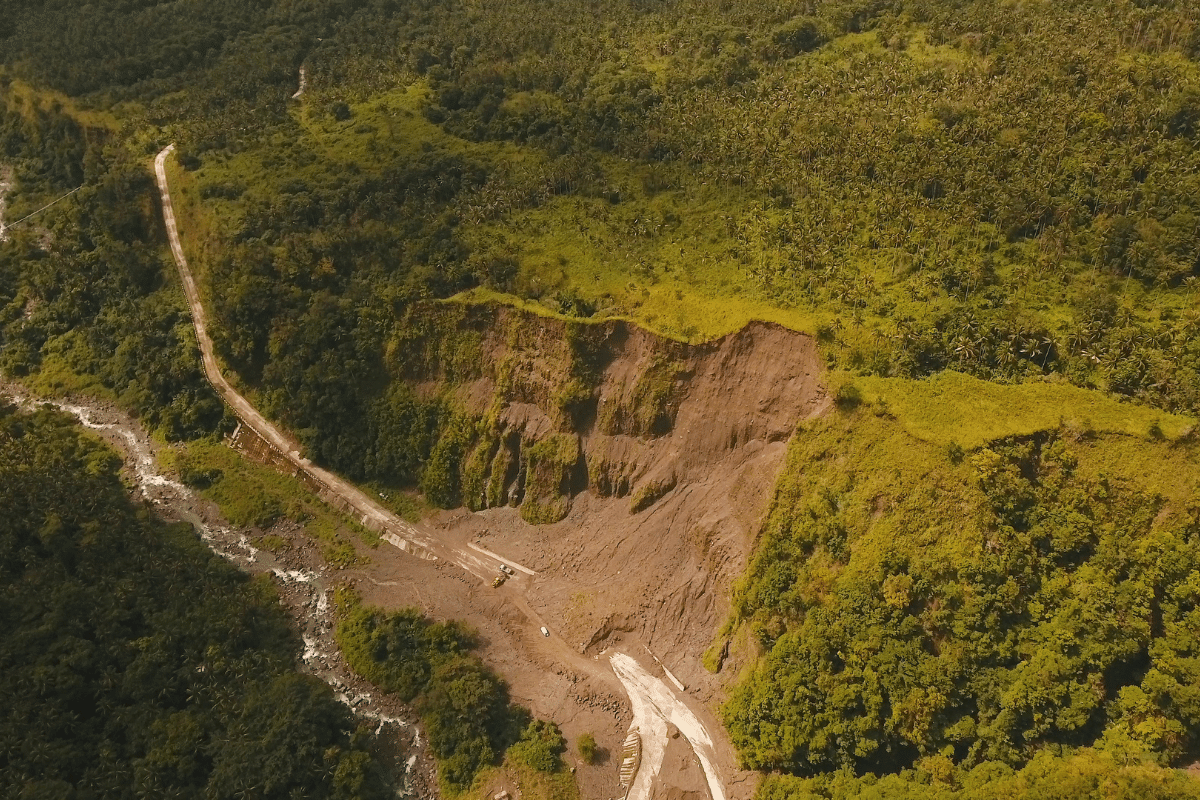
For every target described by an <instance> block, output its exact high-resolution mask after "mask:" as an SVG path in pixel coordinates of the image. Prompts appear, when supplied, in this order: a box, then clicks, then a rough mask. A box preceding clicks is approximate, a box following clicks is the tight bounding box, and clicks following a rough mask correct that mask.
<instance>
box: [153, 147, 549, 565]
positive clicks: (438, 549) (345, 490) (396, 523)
mask: <svg viewBox="0 0 1200 800" xmlns="http://www.w3.org/2000/svg"><path fill="white" fill-rule="evenodd" d="M174 149H175V145H170V146H169V147H166V148H164V149H163V151H162V152H160V153H159V154H158V157H157V158H155V159H154V173H155V177H156V178H157V180H158V189H159V193H160V195H161V196H162V206H163V222H164V223H165V225H166V228H167V236H168V238H169V239H170V242H171V253H172V255H174V256H175V264H176V266H177V267H178V269H179V278H180V280H181V281H182V283H183V291H184V294H185V295H186V296H187V302H188V307H189V308H190V309H191V313H192V323H193V325H194V326H195V328H196V340H197V341H198V342H199V345H200V356H201V359H202V360H203V362H204V375H205V377H207V378H208V381H209V383H211V384H212V386H213V388H214V389H216V390H217V392H218V393H219V394H220V395H221V398H222V399H223V400H224V401H225V402H226V403H227V404H228V405H229V407H230V408H232V409H233V412H234V414H236V415H237V417H238V419H240V420H241V421H242V424H243V425H246V426H248V427H249V428H251V429H253V430H254V431H255V432H256V433H257V434H258V435H259V436H261V437H262V438H263V439H265V440H266V441H267V442H269V443H270V444H271V445H273V446H274V447H275V448H276V449H278V450H279V452H281V453H283V454H284V455H285V456H286V457H287V459H288V460H289V461H290V462H291V463H292V464H293V465H295V466H296V467H297V468H298V469H301V470H303V471H305V472H307V473H309V474H310V475H312V476H313V477H314V478H316V479H317V480H318V481H319V482H320V483H321V484H322V485H324V486H325V487H326V488H327V489H329V490H330V491H331V492H333V493H334V494H336V495H338V496H339V497H341V498H342V499H344V500H345V501H346V502H348V503H349V504H350V505H351V507H353V508H354V510H355V511H356V512H357V514H358V517H359V520H360V521H361V522H362V523H363V524H364V525H366V526H367V527H370V528H372V529H374V530H381V531H382V532H383V534H384V536H385V538H388V539H389V541H392V538H390V537H394V538H398V539H400V540H401V541H402V542H412V543H415V544H417V545H419V546H421V547H422V548H424V549H426V550H428V551H429V552H431V553H432V554H433V555H435V556H437V557H438V558H444V559H446V560H448V561H451V562H453V563H455V564H457V565H458V566H459V567H462V568H463V569H465V570H466V571H467V572H470V573H472V574H473V575H475V576H476V577H478V578H480V579H484V580H490V579H491V578H492V577H493V576H495V575H497V574H498V573H499V571H500V565H501V564H502V563H507V562H505V561H503V560H502V559H500V558H499V557H497V556H495V555H494V554H491V553H487V552H484V551H479V552H475V551H472V550H471V549H469V548H467V547H460V546H455V545H453V544H449V543H447V542H445V541H443V540H441V539H438V538H435V537H433V536H430V535H429V534H426V533H424V532H423V531H420V530H418V529H417V528H415V527H414V526H412V525H410V524H409V523H407V522H405V521H404V520H402V519H400V518H399V517H397V516H396V515H395V514H393V513H391V512H390V511H388V510H387V509H385V508H384V507H383V506H381V505H380V504H379V503H377V502H375V501H374V500H372V499H371V498H370V497H368V496H367V495H366V494H365V493H363V492H362V491H361V490H360V489H358V488H357V487H356V486H353V485H352V484H350V483H347V482H346V481H344V480H342V479H341V478H339V477H338V476H337V475H334V474H333V473H331V472H329V471H328V470H324V469H322V468H321V467H319V466H317V465H316V464H313V463H312V462H311V461H309V460H308V459H307V458H304V457H303V456H301V455H300V450H299V444H298V443H297V442H295V441H294V440H292V439H291V438H289V437H287V436H285V435H284V434H283V433H282V432H281V431H280V430H279V429H278V428H276V427H275V426H274V425H273V424H271V422H269V421H268V420H267V419H266V418H265V417H263V416H262V414H260V413H259V412H258V410H257V409H256V408H254V406H252V405H251V404H250V402H249V401H248V400H246V398H244V397H243V396H242V395H241V394H239V393H238V391H237V390H236V389H234V388H233V386H231V385H230V384H229V381H227V380H226V379H225V376H224V375H223V374H222V373H221V368H220V366H219V365H218V363H217V358H216V354H215V352H214V350H213V343H212V338H211V337H210V336H209V334H208V317H207V316H206V314H205V311H204V306H203V304H202V303H201V302H200V292H199V291H198V289H197V288H196V280H195V278H194V277H193V275H192V271H191V268H190V267H189V266H188V263H187V257H186V256H184V253H183V246H182V245H181V244H180V241H179V228H178V225H177V223H176V220H175V210H174V208H173V207H172V205H171V194H170V191H169V189H168V186H167V171H166V159H167V156H168V155H170V153H171V152H172V151H173V150H174ZM393 543H395V542H393ZM398 546H400V547H401V549H405V548H404V546H403V545H402V544H398ZM513 566H514V567H515V566H518V565H515V564H514V565H513ZM520 570H521V571H522V572H523V573H525V574H527V575H531V574H532V570H530V569H528V568H526V567H520Z"/></svg>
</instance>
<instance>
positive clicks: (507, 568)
mask: <svg viewBox="0 0 1200 800" xmlns="http://www.w3.org/2000/svg"><path fill="white" fill-rule="evenodd" d="M500 571H501V572H503V573H504V574H505V575H512V574H513V568H512V567H510V566H509V565H508V564H501V565H500Z"/></svg>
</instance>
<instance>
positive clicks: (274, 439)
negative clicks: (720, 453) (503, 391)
mask: <svg viewBox="0 0 1200 800" xmlns="http://www.w3.org/2000/svg"><path fill="white" fill-rule="evenodd" d="M174 149H175V145H173V144H172V145H168V146H167V147H165V148H163V150H162V151H161V152H160V153H159V154H158V156H157V157H156V158H155V159H154V174H155V178H156V179H157V182H158V190H159V193H160V195H161V197H162V210H163V222H164V224H165V226H166V230H167V237H168V239H169V240H170V244H171V253H172V255H173V256H174V257H175V265H176V267H177V268H178V270H179V278H180V281H181V282H182V284H183V291H184V294H185V295H186V296H187V302H188V307H189V308H190V309H191V314H192V323H193V325H194V326H195V329H196V340H197V342H198V343H199V345H200V355H201V358H202V360H203V364H204V374H205V376H206V377H207V378H208V381H209V382H210V383H211V384H212V386H213V388H214V389H216V391H217V392H218V393H219V394H220V395H221V397H222V399H224V401H225V402H226V403H227V404H228V405H229V407H230V408H231V409H232V410H233V412H234V414H236V415H237V417H238V419H239V420H241V422H242V424H243V425H246V426H248V427H249V428H250V429H252V430H253V431H254V432H256V433H257V434H258V435H259V436H261V437H262V438H263V439H264V440H265V441H267V442H269V443H270V444H271V445H272V446H274V447H275V448H276V449H277V450H278V451H279V452H280V453H282V454H284V456H285V457H286V458H287V459H288V461H289V462H290V463H291V464H292V465H294V466H295V467H296V468H297V469H299V470H303V471H305V472H307V473H308V474H309V475H311V476H312V477H313V478H314V479H316V480H317V481H318V482H319V483H320V484H321V485H322V486H323V487H325V489H327V490H328V491H330V492H332V493H334V494H335V495H337V496H338V497H340V498H341V499H343V500H344V501H345V502H346V503H348V504H349V506H350V507H351V508H353V509H354V510H355V512H357V513H358V515H359V516H360V519H361V521H362V522H363V524H364V525H365V526H366V527H368V528H371V529H373V530H379V531H381V533H382V536H383V538H384V540H386V541H388V542H389V543H391V544H393V545H395V546H396V547H398V548H399V549H401V550H405V551H406V552H412V550H411V549H410V546H409V545H411V544H415V545H417V546H419V547H420V548H422V549H423V550H424V551H425V553H426V554H432V555H433V556H435V557H437V558H441V559H445V560H447V561H450V562H451V563H454V564H457V565H458V566H459V567H461V568H462V569H464V570H466V571H467V572H469V573H471V574H472V575H475V576H476V577H478V578H479V579H481V580H483V581H489V582H490V581H491V579H492V578H493V577H494V576H495V575H497V574H498V573H499V570H500V565H501V564H509V565H511V566H512V567H513V568H514V569H516V570H517V571H518V574H517V575H515V576H514V577H513V578H512V579H510V581H509V583H508V584H507V585H506V586H505V587H503V588H504V590H505V597H506V598H507V599H508V600H510V601H512V602H513V604H514V605H515V606H516V607H517V608H519V609H520V610H521V612H522V613H523V614H524V615H525V617H526V618H527V619H528V620H529V621H530V623H531V624H532V626H533V628H534V630H536V629H537V628H539V627H541V626H542V625H544V624H545V623H544V622H543V621H542V620H541V618H540V617H539V616H538V614H537V613H536V612H535V611H534V610H533V609H532V608H531V607H530V605H529V603H528V602H527V600H526V598H525V593H526V592H527V591H528V589H529V586H530V584H531V582H532V581H533V580H534V579H535V578H536V573H534V572H533V570H530V569H528V568H527V567H523V566H521V565H519V564H516V563H515V562H513V561H510V560H508V559H503V558H501V557H500V556H498V555H496V554H495V553H492V552H490V551H488V550H485V549H484V548H482V547H478V546H474V545H472V544H468V545H467V546H465V547H463V546H459V545H457V544H455V543H452V542H447V541H444V540H442V539H439V538H437V537H435V536H432V535H430V534H427V533H424V532H422V531H420V530H419V529H417V528H416V527H414V526H413V525H410V524H409V523H407V522H405V521H404V520H402V519H400V518H399V517H397V516H396V515H395V514H393V513H392V512H390V511H388V510H387V509H386V508H384V507H383V506H381V505H380V504H379V503H377V502H375V501H374V500H372V499H371V498H370V497H369V496H367V495H366V494H365V493H364V492H362V491H361V490H360V489H358V488H357V487H355V486H353V485H352V484H350V483H348V482H346V481H344V480H342V479H341V478H339V477H338V476H336V475H334V474H333V473H331V472H329V471H327V470H324V469H322V468H320V467H318V466H317V465H315V464H313V463H312V462H311V461H309V460H308V459H307V458H304V457H303V456H302V455H301V454H300V450H299V445H298V444H297V443H296V442H295V441H294V440H292V439H290V438H289V437H287V436H285V435H284V434H283V433H282V432H281V431H280V430H279V429H278V428H276V427H275V426H274V425H273V424H271V422H270V421H268V420H267V419H266V418H265V417H263V416H262V414H260V413H259V412H258V410H257V409H256V408H254V406H253V405H251V404H250V402H249V401H248V400H246V398H245V397H243V396H242V395H241V394H240V393H238V391H237V390H236V389H234V388H233V386H231V385H230V383H229V382H228V381H227V380H226V379H225V376H224V375H222V373H221V369H220V366H219V365H218V362H217V358H216V355H215V352H214V349H213V343H212V338H211V337H210V336H209V334H208V318H207V316H206V314H205V311H204V306H203V304H202V303H201V301H200V292H199V291H198V289H197V287H196V281H195V278H194V277H193V275H192V271H191V268H190V267H189V266H188V263H187V258H186V257H185V256H184V253H183V245H182V244H181V243H180V241H179V228H178V224H177V222H176V219H175V210H174V207H173V206H172V205H171V194H170V191H169V189H168V184H167V170H166V160H167V157H168V156H169V155H170V154H171V153H172V152H173V151H174ZM532 640H533V641H534V642H536V644H537V646H538V647H540V648H544V649H547V650H549V651H550V652H551V654H552V655H553V656H554V657H555V658H556V659H557V660H558V661H559V662H560V663H564V664H569V665H570V666H572V667H573V668H575V669H577V670H579V671H581V672H583V673H584V674H587V675H591V676H593V677H596V678H598V679H600V680H602V681H604V682H605V683H608V684H610V685H615V686H619V687H620V688H621V689H623V690H624V692H625V693H626V694H627V695H628V696H629V698H630V704H631V706H632V708H633V726H634V727H636V728H638V729H639V730H640V731H641V733H642V739H643V748H644V749H643V756H642V767H641V769H640V771H639V773H638V775H637V777H636V778H635V780H634V784H633V786H632V787H631V788H630V791H629V793H628V795H627V796H628V798H630V800H650V798H651V796H652V794H653V783H654V778H655V776H656V775H657V774H658V772H659V770H660V768H661V766H662V761H663V756H664V754H665V751H666V739H667V730H668V724H673V725H675V726H676V727H677V728H678V729H679V731H680V733H681V734H682V735H683V736H684V737H685V738H686V739H687V740H688V742H689V743H690V744H691V746H692V749H693V750H694V751H695V753H696V756H697V758H698V760H699V761H700V764H701V766H702V768H703V770H704V775H705V778H706V782H707V784H708V788H709V794H710V795H711V798H712V800H726V793H725V785H724V783H723V781H722V779H721V775H720V772H719V770H718V769H717V767H716V763H717V755H716V748H715V746H714V741H716V739H715V737H713V736H712V735H711V732H710V731H709V730H708V728H706V726H705V724H704V723H703V722H702V721H701V718H700V717H699V716H697V714H696V713H695V712H694V711H693V710H692V709H691V708H690V707H689V702H690V703H694V702H695V700H694V699H690V698H688V697H686V696H685V695H684V694H683V692H682V691H677V687H672V686H669V685H668V684H667V683H666V682H665V681H663V680H661V679H659V678H657V677H655V676H654V675H652V674H651V673H650V672H648V671H646V670H645V669H644V668H643V667H642V666H641V665H640V664H639V663H638V662H637V661H636V660H635V659H633V658H632V657H630V656H628V655H626V654H623V653H613V654H612V655H610V656H609V661H608V663H607V664H605V663H604V662H601V661H599V660H598V659H589V658H587V657H585V656H583V655H582V654H580V653H579V652H578V651H576V650H575V649H574V648H572V647H571V646H570V645H568V644H567V643H566V642H565V641H564V640H563V639H561V638H560V637H558V636H557V635H552V636H550V637H549V638H544V637H541V636H535V637H532ZM606 667H607V668H606ZM668 674H669V673H668Z"/></svg>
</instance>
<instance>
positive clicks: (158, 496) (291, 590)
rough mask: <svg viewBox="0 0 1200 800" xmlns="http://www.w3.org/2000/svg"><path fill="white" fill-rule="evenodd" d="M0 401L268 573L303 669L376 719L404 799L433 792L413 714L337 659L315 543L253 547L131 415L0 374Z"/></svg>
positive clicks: (224, 550) (428, 758) (171, 517)
mask: <svg viewBox="0 0 1200 800" xmlns="http://www.w3.org/2000/svg"><path fill="white" fill-rule="evenodd" d="M0 399H2V400H7V401H9V402H13V403H16V404H17V405H18V406H23V407H28V408H32V407H35V406H38V405H43V404H48V405H51V406H53V407H54V408H57V409H58V410H60V411H62V412H64V413H66V414H69V415H71V416H73V417H75V418H76V419H77V420H79V422H80V424H81V425H83V426H84V427H85V428H87V429H88V430H89V431H92V432H93V433H95V434H96V435H97V436H99V437H100V438H102V439H103V440H104V441H106V442H107V443H108V444H109V445H110V446H112V447H113V448H114V449H115V450H116V451H117V452H118V453H119V454H120V455H121V456H122V458H123V460H124V468H123V471H122V474H123V476H124V477H125V479H126V481H127V483H128V484H129V486H130V490H131V492H132V493H133V495H134V497H135V498H137V499H140V500H142V501H143V502H145V503H146V504H148V505H150V506H152V507H153V508H154V511H155V513H156V514H157V515H158V516H160V517H162V518H163V519H165V520H167V521H170V522H187V523H189V524H191V525H192V526H193V528H195V530H196V532H197V534H198V535H199V536H200V538H201V539H203V540H204V542H205V544H207V545H208V546H209V548H210V549H211V550H212V551H213V552H214V553H217V554H218V555H220V556H221V557H223V558H225V559H227V560H229V561H230V562H232V563H233V564H235V565H236V566H237V567H238V568H239V569H242V570H244V571H246V572H249V573H251V574H259V573H264V572H267V573H270V574H271V575H273V576H274V578H275V585H276V587H277V590H278V592H279V597H280V599H281V601H282V602H283V604H284V606H285V608H286V609H287V610H288V612H289V614H290V615H291V617H292V619H293V620H294V621H295V624H296V627H297V629H298V630H299V632H300V634H301V637H302V639H303V642H304V651H303V653H302V655H301V658H302V661H303V668H304V670H305V671H307V672H309V673H310V674H312V675H315V676H316V677H319V678H321V679H322V680H324V681H325V682H326V683H328V684H329V685H330V686H331V687H332V688H333V690H334V692H335V695H336V697H337V698H338V699H339V700H340V701H341V702H343V703H345V704H346V705H347V706H349V707H350V708H351V709H352V710H353V711H354V713H355V715H356V716H357V717H359V719H361V720H363V721H364V722H370V723H375V733H376V734H377V735H378V736H379V737H380V745H381V751H382V754H384V755H385V756H386V758H387V759H388V760H390V761H391V762H392V763H391V764H390V765H389V766H390V767H391V768H392V769H393V770H394V773H395V774H396V775H397V777H398V778H399V776H400V775H403V785H404V789H405V796H407V797H412V798H421V799H422V800H428V799H430V798H436V797H438V796H439V795H438V791H437V772H436V767H435V762H434V759H433V756H432V754H431V753H430V752H429V750H428V747H426V746H425V738H424V736H423V734H422V732H421V730H420V728H419V726H418V724H417V717H416V715H415V714H414V713H413V712H412V710H411V709H409V708H407V707H406V706H404V705H403V704H402V703H401V702H400V701H398V700H396V699H395V698H392V697H390V696H388V695H385V694H383V693H382V692H379V691H378V690H377V689H375V687H373V686H372V685H371V684H369V683H367V682H366V681H364V680H362V679H361V678H359V677H357V676H356V675H355V674H354V673H353V672H351V670H350V669H349V667H348V666H347V665H346V663H345V661H344V660H343V659H342V656H341V653H340V651H339V650H338V648H337V644H336V643H335V642H334V639H333V629H334V619H333V614H332V608H331V605H332V604H331V602H330V600H331V598H330V596H329V595H330V593H331V592H332V590H333V586H332V585H331V584H332V581H331V579H330V578H331V576H330V568H329V567H327V566H326V565H324V564H323V563H322V561H321V558H320V555H319V553H318V551H317V550H316V549H315V548H313V547H292V548H288V549H287V550H286V551H283V552H280V553H276V554H272V553H269V552H267V551H265V550H262V549H259V548H256V547H255V546H254V545H253V544H252V542H251V532H250V531H248V530H245V529H241V528H238V527H236V526H234V525H231V524H230V523H229V522H228V521H227V520H225V519H224V518H223V517H222V516H221V513H220V510H219V509H218V508H217V506H216V504H214V503H212V502H210V501H208V500H205V499H204V498H202V497H199V496H198V495H196V493H195V492H193V491H192V490H191V489H190V488H188V487H187V486H185V485H184V484H182V483H180V482H179V481H178V480H176V479H175V478H174V477H172V476H171V475H169V474H168V470H166V469H164V468H163V466H162V463H161V457H162V450H163V449H164V447H167V446H166V445H163V444H162V443H160V442H157V441H155V440H154V439H153V438H152V437H151V436H150V435H149V434H148V433H147V432H146V430H145V429H144V428H143V427H142V426H141V425H140V424H139V423H138V422H137V420H134V419H132V418H131V417H129V415H127V414H126V413H125V412H123V411H121V410H120V409H119V408H118V407H116V406H115V405H113V404H110V403H104V402H100V401H94V400H81V399H70V400H53V401H49V400H45V399H42V398H36V397H34V396H33V395H32V394H31V393H30V392H28V391H27V390H26V389H25V388H24V387H22V386H20V385H19V384H16V383H13V382H11V381H7V380H5V379H3V378H0ZM398 782H399V781H398Z"/></svg>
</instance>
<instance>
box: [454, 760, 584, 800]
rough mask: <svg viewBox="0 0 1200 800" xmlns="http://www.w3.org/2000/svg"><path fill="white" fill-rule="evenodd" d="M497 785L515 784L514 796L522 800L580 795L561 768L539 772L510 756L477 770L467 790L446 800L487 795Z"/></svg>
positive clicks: (559, 799)
mask: <svg viewBox="0 0 1200 800" xmlns="http://www.w3.org/2000/svg"><path fill="white" fill-rule="evenodd" d="M500 786H516V787H517V789H518V791H519V794H518V795H517V796H518V797H521V798H523V800H577V799H578V798H579V797H580V794H579V787H578V786H576V784H575V778H574V776H572V775H571V773H570V772H569V771H567V769H566V768H565V767H564V768H562V769H560V770H559V771H558V772H552V773H546V772H540V771H538V770H536V769H533V768H531V767H529V766H527V765H525V764H523V763H521V762H520V761H519V760H517V759H515V758H512V757H511V756H509V757H506V758H505V759H504V763H503V764H501V765H500V766H498V767H491V768H488V769H485V770H483V771H481V772H480V773H479V774H478V775H477V776H475V782H474V783H473V784H471V788H470V789H468V790H467V791H465V792H463V793H462V794H451V795H448V797H449V798H450V800H454V798H476V797H491V796H492V794H494V787H500Z"/></svg>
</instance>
